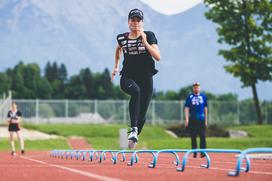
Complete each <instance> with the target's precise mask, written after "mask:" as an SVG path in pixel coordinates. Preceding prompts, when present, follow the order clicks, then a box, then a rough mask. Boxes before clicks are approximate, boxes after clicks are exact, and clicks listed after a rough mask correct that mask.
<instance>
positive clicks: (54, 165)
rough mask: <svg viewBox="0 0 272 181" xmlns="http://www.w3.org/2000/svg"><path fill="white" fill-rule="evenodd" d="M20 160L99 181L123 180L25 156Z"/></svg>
mask: <svg viewBox="0 0 272 181" xmlns="http://www.w3.org/2000/svg"><path fill="white" fill-rule="evenodd" d="M20 158H23V159H25V160H29V161H33V162H36V163H40V164H42V165H46V166H50V167H57V168H60V169H63V170H67V171H69V172H73V173H77V174H79V175H83V176H86V177H90V178H94V179H97V180H101V181H123V180H121V179H117V178H112V177H107V176H102V175H98V174H94V173H90V172H85V171H81V170H77V169H73V168H69V167H64V166H61V165H56V164H51V163H46V162H44V161H40V160H36V159H32V158H28V157H25V156H20Z"/></svg>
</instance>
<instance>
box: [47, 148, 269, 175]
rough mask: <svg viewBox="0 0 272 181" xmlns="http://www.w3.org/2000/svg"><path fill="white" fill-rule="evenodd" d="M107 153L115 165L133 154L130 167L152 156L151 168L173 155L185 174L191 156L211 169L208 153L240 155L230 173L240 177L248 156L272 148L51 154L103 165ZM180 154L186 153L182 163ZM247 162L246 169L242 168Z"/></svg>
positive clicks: (99, 151) (266, 151)
mask: <svg viewBox="0 0 272 181" xmlns="http://www.w3.org/2000/svg"><path fill="white" fill-rule="evenodd" d="M106 153H110V154H111V161H112V162H113V164H117V162H118V158H119V157H120V156H121V159H120V160H119V161H120V162H125V161H126V154H131V157H130V160H129V161H128V163H127V165H128V166H133V165H134V164H136V163H138V162H139V156H138V155H140V154H142V153H148V154H151V155H152V157H153V160H152V162H151V163H150V164H149V165H148V167H149V168H155V167H156V165H157V162H158V159H159V155H160V154H172V155H173V156H174V157H175V160H174V161H173V162H172V163H173V164H175V165H176V166H177V169H176V170H177V171H179V172H184V171H185V168H186V165H187V163H188V158H189V155H190V154H193V153H203V154H204V155H205V157H204V158H206V163H204V164H201V165H200V167H203V168H207V169H208V168H209V167H210V165H211V159H210V156H209V154H208V153H236V154H239V157H237V161H236V167H235V169H234V171H230V172H228V175H229V176H239V174H240V172H249V170H250V164H251V162H250V159H249V157H248V154H252V153H272V148H249V149H246V150H243V151H242V150H238V149H192V150H189V149H164V150H52V151H51V152H50V156H51V157H55V158H62V159H64V158H65V159H68V158H70V159H73V158H76V159H77V160H79V159H81V160H83V161H84V160H86V159H87V158H89V160H90V161H94V160H96V161H97V160H98V161H99V162H100V163H102V162H103V161H104V160H106ZM178 153H185V154H184V155H183V157H182V160H181V161H180V159H179V156H178ZM244 161H245V167H242V164H243V162H244Z"/></svg>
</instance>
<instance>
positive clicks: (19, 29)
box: [0, 0, 272, 100]
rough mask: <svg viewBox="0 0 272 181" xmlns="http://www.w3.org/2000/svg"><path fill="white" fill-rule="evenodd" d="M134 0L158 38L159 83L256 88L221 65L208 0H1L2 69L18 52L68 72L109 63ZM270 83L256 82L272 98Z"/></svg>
mask: <svg viewBox="0 0 272 181" xmlns="http://www.w3.org/2000/svg"><path fill="white" fill-rule="evenodd" d="M135 7H137V8H139V9H142V10H143V11H144V14H145V20H144V27H145V30H152V31H153V32H154V33H155V34H156V36H157V38H158V41H159V47H160V51H161V54H162V59H161V61H160V62H158V63H156V65H157V69H159V73H158V75H156V76H155V77H154V79H155V82H154V85H155V88H156V90H169V89H174V90H177V89H179V88H181V87H183V86H186V85H190V84H192V82H193V81H199V82H201V83H202V87H203V89H205V90H208V91H211V92H213V93H226V92H233V93H237V94H238V95H239V97H240V98H245V97H249V96H250V97H251V90H250V89H241V88H240V85H241V83H240V82H239V80H238V79H235V78H233V77H232V75H230V74H227V73H226V72H225V70H224V69H223V66H224V64H226V61H224V60H223V58H222V57H219V56H218V55H217V52H218V50H219V49H220V48H222V47H223V46H222V45H219V44H218V43H217V42H216V41H217V35H216V31H215V28H216V25H215V24H213V23H211V22H210V21H208V20H207V19H205V17H204V12H205V11H206V10H207V9H206V7H205V6H204V5H203V4H200V5H197V6H195V7H193V8H191V9H190V10H188V11H186V12H183V13H179V14H176V15H172V16H166V15H163V14H161V13H158V12H156V11H154V10H153V9H151V8H150V7H149V6H148V5H146V4H144V3H142V2H141V1H138V0H130V1H122V0H111V1H108V0H99V1H91V0H89V1H86V0H69V1H67V0H54V1H53V0H0V27H1V28H0V37H1V41H0V55H1V56H0V62H1V68H0V71H3V70H5V69H6V68H8V67H12V66H14V65H15V64H16V63H18V62H19V61H20V60H22V61H24V62H26V63H29V62H36V63H38V64H39V65H40V66H41V67H44V66H45V63H46V62H47V61H48V60H51V61H54V60H57V61H58V62H61V63H64V64H66V66H67V69H68V72H69V73H70V75H72V74H75V73H78V71H79V70H80V69H81V68H84V67H90V69H91V70H92V71H94V72H97V71H102V70H103V69H104V68H106V67H107V68H109V69H110V70H111V69H112V66H113V62H114V50H115V45H116V35H117V34H118V33H120V32H125V31H128V28H127V14H128V12H129V10H130V9H133V8H135ZM115 83H116V84H118V79H117V80H116V81H115ZM271 88H272V86H271V83H260V84H258V91H259V95H260V97H261V98H263V99H269V100H272V95H271V94H268V90H269V89H270V90H271Z"/></svg>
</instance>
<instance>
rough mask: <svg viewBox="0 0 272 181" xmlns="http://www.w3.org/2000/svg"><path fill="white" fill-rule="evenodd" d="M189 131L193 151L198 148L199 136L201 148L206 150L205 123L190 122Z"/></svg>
mask: <svg viewBox="0 0 272 181" xmlns="http://www.w3.org/2000/svg"><path fill="white" fill-rule="evenodd" d="M189 131H190V135H191V146H192V149H196V148H197V140H196V138H197V136H198V135H199V137H200V148H202V149H205V148H206V126H205V121H196V120H190V121H189Z"/></svg>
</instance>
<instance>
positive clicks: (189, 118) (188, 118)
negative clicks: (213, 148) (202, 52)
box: [184, 82, 208, 158]
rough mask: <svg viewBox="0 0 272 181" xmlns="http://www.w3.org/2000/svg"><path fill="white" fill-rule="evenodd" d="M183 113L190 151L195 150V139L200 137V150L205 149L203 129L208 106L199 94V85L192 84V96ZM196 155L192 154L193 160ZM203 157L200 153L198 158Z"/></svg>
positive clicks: (188, 99) (204, 98)
mask: <svg viewBox="0 0 272 181" xmlns="http://www.w3.org/2000/svg"><path fill="white" fill-rule="evenodd" d="M184 107H185V108H184V112H185V126H186V128H188V131H189V132H190V135H191V145H192V149H196V148H197V141H196V138H197V136H198V135H199V137H200V148H202V149H205V148H206V135H205V129H206V126H207V124H208V120H207V115H208V104H207V98H206V96H205V94H203V93H200V83H198V82H196V83H194V84H193V94H190V95H189V96H188V97H187V99H186V102H185V105H184ZM196 156H197V154H196V153H194V158H196ZM204 156H205V155H204V154H203V153H201V155H200V157H204Z"/></svg>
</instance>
